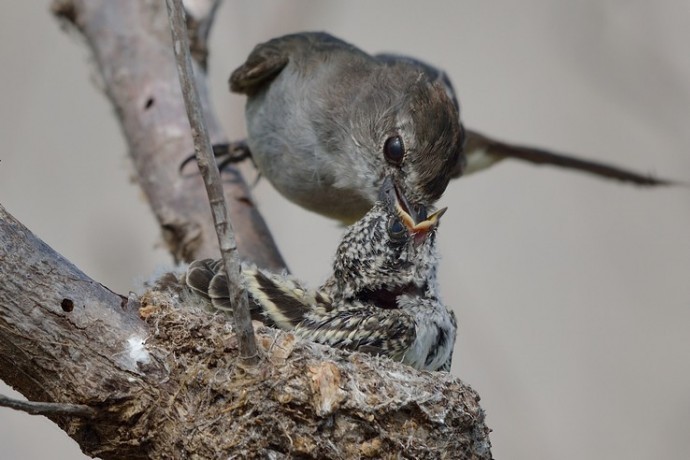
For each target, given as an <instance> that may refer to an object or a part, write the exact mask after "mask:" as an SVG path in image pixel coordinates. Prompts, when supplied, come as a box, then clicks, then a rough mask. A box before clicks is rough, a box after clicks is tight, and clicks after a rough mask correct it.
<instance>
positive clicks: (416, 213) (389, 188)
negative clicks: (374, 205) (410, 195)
mask: <svg viewBox="0 0 690 460" xmlns="http://www.w3.org/2000/svg"><path fill="white" fill-rule="evenodd" d="M380 195H381V200H382V201H384V202H386V203H388V205H393V206H394V207H395V210H396V212H397V213H398V216H399V217H400V220H401V221H402V223H403V225H405V227H406V228H407V230H408V231H409V232H410V233H411V234H413V235H414V236H415V241H417V240H419V241H422V240H423V239H424V238H425V237H426V235H427V234H428V233H429V232H431V231H432V230H433V229H434V228H436V227H437V226H438V224H439V221H440V219H441V216H442V215H443V214H445V212H446V211H447V210H448V208H442V209H439V210H438V211H436V212H434V213H432V214H431V215H427V210H426V207H425V206H423V205H417V206H412V205H410V203H409V202H408V201H407V197H405V194H404V193H403V192H402V190H401V189H400V187H399V186H398V185H397V184H396V183H395V181H394V180H393V178H392V177H391V176H386V178H385V180H384V182H383V184H382V186H381V192H380Z"/></svg>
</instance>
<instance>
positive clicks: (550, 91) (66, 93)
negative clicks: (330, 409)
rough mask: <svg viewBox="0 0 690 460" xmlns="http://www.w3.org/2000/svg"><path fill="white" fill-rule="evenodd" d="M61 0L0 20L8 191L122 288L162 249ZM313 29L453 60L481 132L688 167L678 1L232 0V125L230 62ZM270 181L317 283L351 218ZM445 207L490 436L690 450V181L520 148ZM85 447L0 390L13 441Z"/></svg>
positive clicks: (648, 454) (6, 451)
mask: <svg viewBox="0 0 690 460" xmlns="http://www.w3.org/2000/svg"><path fill="white" fill-rule="evenodd" d="M47 5H48V3H47V2H45V1H43V2H12V5H5V8H4V11H3V14H2V16H0V34H2V40H0V58H1V59H2V65H0V76H1V80H0V81H1V83H2V86H0V133H1V136H0V139H1V141H2V147H1V149H0V160H1V161H0V202H1V203H2V204H3V205H4V206H5V207H6V208H7V209H8V210H9V211H10V212H11V213H13V214H14V215H15V216H17V217H18V218H19V219H20V220H22V221H23V222H24V223H25V224H26V225H27V226H28V227H29V228H30V229H32V230H33V231H34V232H36V233H37V234H38V235H39V236H40V237H42V238H43V239H44V240H45V241H47V242H48V243H49V244H50V245H52V246H53V247H54V248H55V249H57V250H58V251H60V252H61V253H62V254H63V255H65V256H66V257H68V258H69V259H70V260H72V261H73V262H74V263H76V264H77V265H78V266H79V267H81V268H82V269H83V270H84V271H86V272H87V273H88V274H90V275H91V276H93V277H94V278H95V279H97V280H99V281H101V282H103V283H104V284H106V285H108V286H109V287H111V288H113V289H115V290H117V291H120V292H127V291H128V290H129V289H130V288H131V286H132V285H133V280H134V279H135V278H137V277H141V276H146V275H148V274H149V273H150V272H151V271H152V270H153V269H154V267H155V266H157V265H159V264H161V263H166V262H168V261H169V259H168V257H167V254H166V253H165V252H164V251H163V250H162V249H160V248H158V249H156V245H158V244H159V237H158V229H157V228H156V224H155V222H154V220H153V218H152V217H151V215H150V213H149V212H148V209H147V206H146V203H145V202H144V201H143V200H142V197H141V195H140V193H139V191H138V189H137V187H136V186H135V185H132V184H130V183H129V182H128V177H129V175H130V172H131V167H130V165H129V160H128V159H127V157H126V148H125V144H124V142H123V140H122V138H121V134H120V131H119V128H118V127H117V124H116V123H115V119H114V115H113V113H112V110H111V108H110V106H109V105H108V104H107V103H106V101H105V98H104V97H103V96H102V94H101V93H100V91H99V90H98V89H97V86H98V82H97V81H95V79H94V78H93V73H94V72H93V71H92V69H91V67H90V65H89V64H88V53H87V51H86V48H85V47H84V46H83V45H82V44H81V43H79V42H78V41H79V40H75V39H74V38H73V37H69V36H67V35H66V34H64V33H62V32H61V31H60V30H59V27H58V25H57V24H56V22H55V21H54V20H53V19H52V18H51V16H50V15H49V13H48V8H47ZM314 29H316V30H326V31H329V32H332V33H334V34H336V35H338V36H341V37H342V38H345V39H347V40H349V41H351V42H353V43H355V44H356V45H359V46H361V47H362V48H364V49H365V50H368V51H372V52H373V51H398V52H405V53H408V54H411V55H415V56H419V57H423V58H424V59H426V60H427V61H429V62H431V63H435V64H438V65H440V66H443V67H445V69H447V71H448V72H449V74H450V76H451V78H452V80H453V81H454V83H455V85H456V89H457V90H458V92H459V95H460V98H461V101H462V104H463V118H464V121H465V122H466V124H467V125H468V126H471V127H472V128H476V129H479V130H482V131H484V132H487V133H491V134H494V135H498V136H500V137H502V138H504V139H508V140H513V141H520V142H525V143H531V144H538V145H542V146H547V147H552V148H559V149H563V150H565V151H572V152H580V153H583V154H586V155H589V156H592V157H596V158H600V159H602V160H607V161H610V162H615V163H618V164H621V165H627V166H630V167H635V168H637V169H640V170H643V171H653V172H656V173H657V174H659V175H664V176H671V177H673V178H677V179H682V180H685V181H688V182H690V154H689V153H690V129H689V127H690V52H688V43H690V3H688V2H687V1H685V0H679V1H658V2H646V1H626V2H623V1H619V2H615V1H600V0H589V1H581V2H569V3H566V2H547V1H538V0H523V1H521V2H512V1H500V2H499V1H494V2H479V1H473V2H458V1H452V0H449V1H444V2H433V3H432V2H401V1H387V2H366V1H357V2H347V3H345V2H337V3H336V2H324V1H320V2H316V1H314V2H306V1H293V2H288V1H281V2H275V1H253V2H230V1H228V2H226V3H225V4H224V5H223V7H222V9H221V11H220V14H219V17H218V18H217V22H216V26H215V28H214V34H213V40H212V47H211V53H212V61H211V66H212V67H211V79H212V83H213V91H214V93H215V98H216V101H217V109H218V111H219V113H220V115H221V119H222V120H223V123H224V124H225V126H226V128H227V131H228V133H229V134H230V135H231V136H232V137H240V136H242V135H243V133H244V127H243V122H242V119H241V114H242V105H243V100H242V98H240V97H235V96H231V95H229V94H228V92H227V90H226V81H227V77H228V75H229V73H230V71H231V70H232V69H233V68H234V67H235V66H237V65H239V64H240V63H241V62H242V60H243V58H244V57H245V56H246V55H247V53H248V52H249V50H250V49H251V48H252V46H253V45H254V44H255V43H257V42H259V41H264V40H266V39H268V38H271V37H273V36H277V35H280V34H283V33H287V32H292V31H298V30H314ZM256 200H257V201H258V203H259V205H260V206H261V209H262V211H263V212H264V216H265V217H266V218H267V219H268V221H269V224H270V226H271V228H272V230H273V231H274V234H275V236H276V238H277V240H278V242H279V244H280V247H281V249H282V251H283V253H284V255H285V257H286V258H287V260H288V261H289V263H290V265H291V268H292V270H293V271H294V273H296V274H298V275H301V276H302V277H304V278H305V279H306V280H308V281H310V282H312V283H318V282H319V281H320V280H322V279H323V277H324V276H325V274H326V273H327V271H328V267H329V262H330V258H331V254H332V253H333V250H334V248H335V245H336V243H337V241H338V238H339V235H340V233H341V229H340V228H338V226H337V225H335V224H334V223H333V222H330V221H327V220H325V219H323V218H320V217H318V216H314V215H311V214H308V213H306V212H304V211H301V210H300V209H297V208H295V207H294V206H292V205H290V204H289V203H287V202H286V201H285V200H284V199H282V198H281V197H279V196H278V195H277V194H276V192H274V191H273V190H272V189H271V187H270V185H269V184H267V183H266V181H263V182H262V183H261V184H260V185H259V186H258V187H257V189H256ZM443 204H444V205H447V206H449V208H450V209H449V212H448V213H447V214H446V217H444V223H443V225H442V228H441V233H440V241H441V243H440V244H441V250H442V254H443V256H444V259H443V262H442V266H441V276H442V280H441V283H442V284H441V286H442V290H443V295H444V298H445V300H446V301H447V303H448V304H449V305H452V306H453V308H454V309H455V311H456V313H457V315H458V317H459V320H460V334H459V339H458V342H457V348H456V354H455V356H456V360H455V364H454V369H453V372H454V374H456V375H458V376H460V377H462V378H463V379H464V380H465V381H467V382H468V383H470V384H471V385H473V386H474V388H476V389H477V390H478V391H479V393H480V394H481V395H482V402H483V407H484V408H485V409H486V411H487V417H488V424H489V426H491V427H492V428H493V430H494V431H493V434H492V441H493V445H494V455H495V456H496V457H497V458H504V459H534V458H540V459H552V458H559V459H582V458H602V459H603V458H606V459H613V458H616V459H648V458H688V456H690V436H688V435H689V434H690V391H689V390H690V276H689V275H690V191H689V190H687V189H679V188H678V189H665V190H655V191H647V190H640V189H636V188H632V187H627V186H620V185H618V184H614V183H607V182H603V181H599V180H595V179H591V178H589V177H585V176H581V175H575V174H570V173H563V172H560V171H556V170H554V169H551V168H534V167H528V166H523V165H519V164H516V163H511V164H503V165H499V166H497V167H495V168H494V169H492V170H490V171H488V172H486V173H483V174H481V175H477V176H474V177H469V178H467V179H464V180H462V181H459V182H456V183H453V184H451V186H450V187H449V189H448V192H447V193H446V195H445V197H444V199H443ZM0 276H1V275H0ZM0 392H2V393H4V394H14V393H12V392H11V391H10V390H9V389H7V388H1V389H0ZM80 456H81V454H80V453H79V450H78V447H77V446H76V444H75V443H74V442H72V441H71V440H70V439H68V438H67V436H66V435H64V434H63V433H62V432H60V431H59V430H58V429H57V428H56V427H55V426H54V425H52V424H51V423H49V422H47V421H46V420H45V419H43V418H41V417H30V416H28V415H23V414H17V413H15V412H13V411H10V410H8V409H0V457H1V458H3V459H19V458H28V459H38V458H47V457H50V458H53V459H62V458H65V459H70V458H79V457H80Z"/></svg>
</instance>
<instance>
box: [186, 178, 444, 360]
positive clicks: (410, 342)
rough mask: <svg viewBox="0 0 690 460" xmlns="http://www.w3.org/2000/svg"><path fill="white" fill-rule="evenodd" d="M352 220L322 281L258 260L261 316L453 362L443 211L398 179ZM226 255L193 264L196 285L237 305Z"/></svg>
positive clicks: (252, 286) (341, 344)
mask: <svg viewBox="0 0 690 460" xmlns="http://www.w3.org/2000/svg"><path fill="white" fill-rule="evenodd" d="M379 195H380V198H379V201H378V202H377V203H376V204H375V206H374V207H373V208H372V209H371V210H370V211H369V212H368V213H367V214H366V215H365V216H364V217H363V218H362V219H360V220H359V221H357V222H356V223H355V224H353V225H352V226H350V227H348V229H347V230H346V233H345V235H344V237H343V239H342V241H341V243H340V245H339V246H338V249H337V251H336V256H335V260H334V262H333V272H332V274H331V275H330V276H329V278H328V279H327V280H326V282H325V283H324V284H323V285H322V286H321V287H319V288H318V289H310V288H308V287H306V286H305V285H304V283H302V282H301V281H299V280H298V279H297V278H295V277H293V276H291V275H288V274H285V273H272V272H269V271H266V270H262V269H258V268H256V267H247V268H245V270H244V275H245V279H246V288H247V290H248V293H249V295H250V298H251V300H252V307H251V312H252V317H253V318H254V319H259V320H261V321H263V322H265V323H266V324H268V325H270V326H273V327H278V328H280V329H284V330H289V331H292V332H293V333H294V334H296V335H297V336H299V337H302V338H304V339H308V340H312V341H314V342H318V343H322V344H326V345H330V346H332V347H335V348H341V349H347V350H354V351H360V352H365V353H369V354H372V355H383V356H387V357H389V358H391V359H394V360H397V361H402V362H403V363H406V364H408V365H410V366H412V367H414V368H417V369H424V370H446V371H448V370H450V365H451V359H452V352H453V346H454V344H455V336H456V329H457V325H456V321H455V315H454V314H453V312H452V311H451V310H449V309H448V308H447V307H446V306H445V305H444V304H443V303H442V302H441V300H440V298H439V295H438V285H437V281H436V271H437V266H438V254H437V251H436V229H437V227H438V222H439V218H440V216H441V215H442V214H443V212H444V211H445V209H444V210H441V211H438V212H436V213H433V214H431V215H430V216H426V212H425V211H424V210H419V209H417V210H415V209H411V206H410V205H409V204H408V203H407V200H406V199H405V197H404V196H403V195H402V193H401V192H400V191H399V189H397V188H396V186H395V185H394V184H393V182H392V181H391V180H386V181H385V182H384V185H383V186H382V188H381V192H380V194H379ZM222 268H223V267H222V262H221V261H212V260H210V259H205V260H201V261H196V262H193V263H192V264H191V265H190V266H189V269H188V271H187V274H186V278H185V281H186V284H187V285H188V286H189V287H190V289H191V290H192V291H194V292H195V293H197V294H199V295H201V296H202V297H204V298H207V299H208V300H209V301H210V302H211V304H212V305H213V306H214V308H216V309H218V310H222V311H226V312H231V311H232V306H231V305H229V301H228V293H227V280H226V278H225V274H224V273H223V269H222Z"/></svg>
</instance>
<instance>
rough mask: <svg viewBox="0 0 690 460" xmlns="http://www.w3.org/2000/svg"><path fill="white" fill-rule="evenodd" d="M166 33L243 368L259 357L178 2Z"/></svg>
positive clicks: (171, 0)
mask: <svg viewBox="0 0 690 460" xmlns="http://www.w3.org/2000/svg"><path fill="white" fill-rule="evenodd" d="M166 4H167V5H168V17H169V20H170V30H171V32H172V38H173V49H174V51H175V60H176V62H177V72H178V74H179V77H180V86H181V88H182V95H183V97H184V104H185V107H186V109H187V116H188V117H189V125H190V127H191V128H192V137H193V138H194V152H195V155H196V162H197V165H198V166H199V171H200V172H201V177H202V178H203V179H204V185H205V186H206V193H207V194H208V201H209V203H211V214H212V215H213V223H214V225H215V229H216V234H217V235H218V245H219V246H220V254H221V258H222V259H223V264H224V266H225V267H224V268H225V276H226V279H227V280H228V291H229V292H228V298H229V299H230V301H231V303H232V305H233V309H232V311H233V319H234V325H235V331H236V334H237V337H238V339H239V343H240V352H241V356H242V359H243V360H244V362H245V363H246V364H256V363H257V362H258V360H259V356H258V354H257V351H256V340H255V339H254V329H253V328H252V320H251V317H250V316H249V306H248V303H249V301H248V299H247V291H246V290H245V289H243V288H242V279H241V277H242V266H241V264H240V257H239V255H238V253H237V243H236V242H235V232H234V231H233V229H232V223H231V222H230V221H229V220H228V206H227V204H226V201H225V196H224V195H223V184H221V182H220V172H219V171H218V165H216V161H215V159H214V158H213V149H212V147H211V141H210V139H209V138H208V130H207V129H206V123H205V121H204V115H203V113H202V112H201V102H200V100H199V91H197V89H196V86H195V85H194V71H193V70H192V56H191V51H190V49H189V39H188V38H187V21H186V18H185V12H184V8H183V6H182V1H181V0H167V1H166Z"/></svg>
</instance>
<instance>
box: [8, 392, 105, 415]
mask: <svg viewBox="0 0 690 460" xmlns="http://www.w3.org/2000/svg"><path fill="white" fill-rule="evenodd" d="M0 406H2V407H9V408H10V409H15V410H18V411H21V412H26V413H27V414H31V415H67V416H70V417H84V418H94V417H95V416H96V414H97V413H98V412H97V411H96V410H95V409H94V408H92V407H89V406H85V405H84V404H63V403H47V402H34V401H20V400H18V399H12V398H8V397H7V396H4V395H0Z"/></svg>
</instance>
